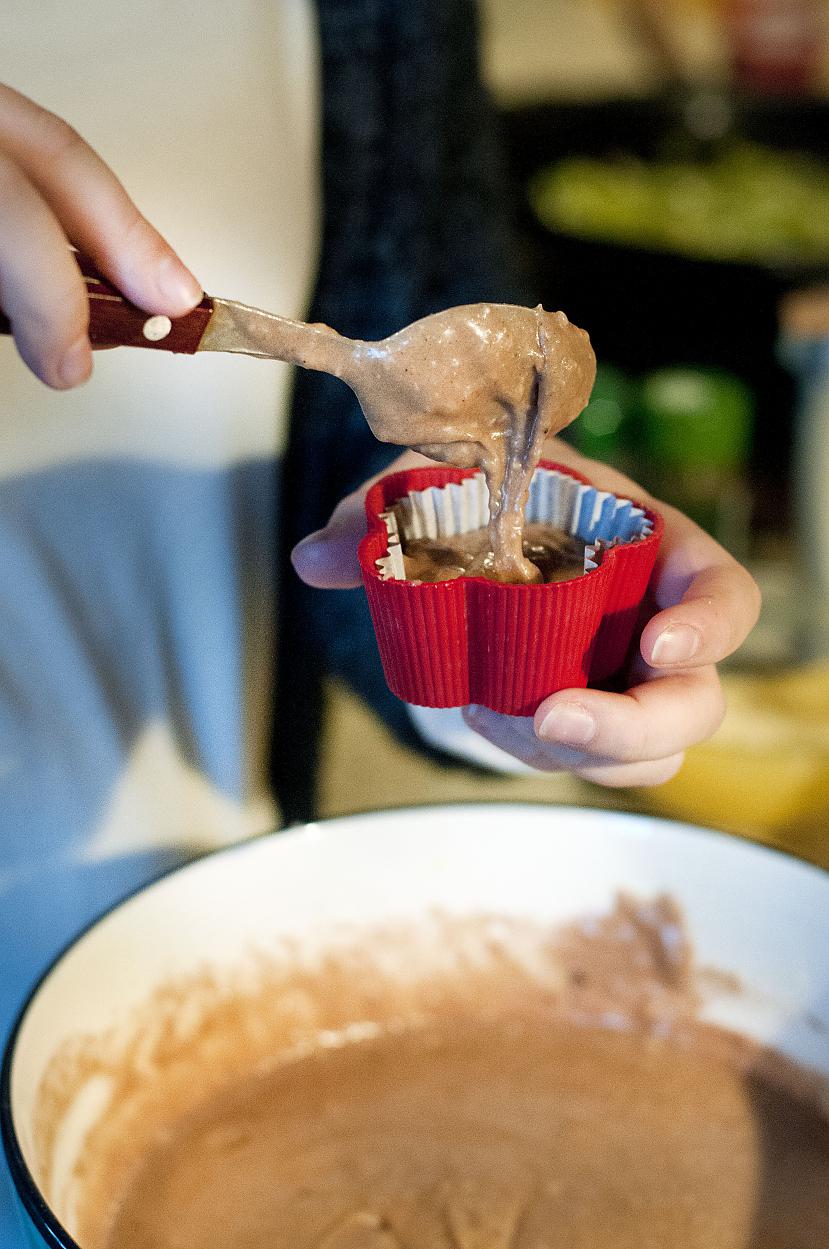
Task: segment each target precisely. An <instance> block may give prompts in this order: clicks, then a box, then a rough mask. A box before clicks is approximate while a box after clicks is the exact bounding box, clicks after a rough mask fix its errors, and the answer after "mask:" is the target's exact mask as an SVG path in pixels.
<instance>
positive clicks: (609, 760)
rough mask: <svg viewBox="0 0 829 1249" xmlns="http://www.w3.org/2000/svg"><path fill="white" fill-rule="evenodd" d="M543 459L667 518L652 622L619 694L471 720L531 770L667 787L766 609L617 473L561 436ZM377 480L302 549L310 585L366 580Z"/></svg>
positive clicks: (677, 520) (478, 711)
mask: <svg viewBox="0 0 829 1249" xmlns="http://www.w3.org/2000/svg"><path fill="white" fill-rule="evenodd" d="M544 454H545V456H548V457H549V458H550V459H551V460H554V461H556V462H558V463H559V464H562V465H564V466H566V467H568V468H570V469H573V470H575V471H576V472H577V473H580V474H582V475H583V476H584V477H587V478H589V480H590V481H591V482H593V484H594V486H596V487H597V488H598V489H600V490H602V491H607V492H610V493H612V494H614V495H615V496H616V497H618V498H632V499H636V500H638V501H639V502H640V503H643V504H645V505H646V506H647V507H648V508H655V509H657V510H658V511H659V513H660V514H661V516H662V518H663V522H664V531H663V535H662V541H661V544H660V548H659V553H658V555H657V558H656V563H655V566H654V570H653V574H652V577H651V582H650V588H649V603H650V604H651V605H652V608H653V612H654V614H653V615H652V617H651V618H650V620H648V622H647V624H646V625H645V627H644V629H643V631H642V635H641V638H640V640H639V644H638V648H637V650H636V652H635V653H634V654H633V655H632V656H630V657H629V658H628V662H627V665H626V667H625V668H624V669H623V671H622V673H621V674H620V675H619V678H618V680H617V685H618V687H619V689H620V691H621V692H619V693H610V692H608V691H607V690H600V689H584V688H568V689H560V690H558V691H557V692H556V693H554V694H552V695H550V696H548V697H545V698H544V699H543V700H541V701H540V703H539V706H538V707H537V708H536V710H535V714H534V715H533V716H510V715H503V714H500V713H497V712H493V711H490V710H488V709H486V708H482V707H480V706H474V707H470V708H469V709H468V710H467V711H465V712H464V715H465V716H466V717H467V719H468V722H469V723H470V725H471V726H472V727H473V728H474V729H475V730H476V731H477V732H479V733H481V734H482V736H484V737H486V738H488V739H489V740H490V741H493V742H495V744H496V745H498V746H500V747H501V748H502V749H504V750H506V751H507V752H508V753H510V754H512V755H513V756H515V757H516V758H518V759H520V760H522V761H523V762H525V763H528V764H530V765H531V766H532V767H535V768H538V769H541V770H545V771H570V772H574V773H575V774H577V775H579V776H582V777H584V778H585V779H588V780H591V781H594V782H597V783H599V784H602V785H612V786H615V785H624V786H635V785H655V784H660V783H661V782H662V781H665V780H668V779H669V778H670V777H671V776H673V775H674V773H675V772H676V771H677V770H678V768H679V766H680V764H681V762H682V755H683V752H684V751H685V750H686V749H687V748H688V747H689V746H692V745H694V744H695V743H697V742H700V741H704V740H705V739H707V738H708V737H710V736H711V735H712V734H713V733H714V732H715V731H716V730H717V728H718V727H719V725H720V723H721V721H722V717H723V713H724V702H723V696H722V690H721V688H720V682H719V678H718V675H717V670H716V664H717V663H719V662H720V660H722V659H724V658H725V657H726V656H727V655H730V654H731V653H732V652H733V651H735V650H736V649H737V648H738V647H739V646H740V645H741V644H742V642H743V641H744V640H745V638H746V637H747V635H748V633H749V632H750V631H751V629H752V628H753V626H754V624H755V622H756V620H757V615H758V612H759V607H760V598H759V592H758V590H757V586H756V585H755V583H754V581H753V579H752V578H751V576H750V575H749V574H748V572H747V571H746V570H745V569H744V568H743V567H741V565H740V564H738V563H737V561H736V560H735V559H733V558H732V557H731V556H730V555H729V554H728V553H727V552H726V551H725V550H723V548H722V547H721V546H720V545H719V544H718V543H717V542H715V541H714V539H713V538H711V537H709V535H708V534H706V533H704V532H703V531H702V530H701V529H700V528H699V527H698V526H697V525H695V524H694V523H693V522H692V521H691V520H689V519H688V517H686V516H683V515H682V513H680V512H678V511H676V509H674V508H671V507H669V506H668V505H666V504H664V503H660V502H658V501H657V500H654V499H651V498H649V496H648V495H647V494H646V492H645V491H644V490H642V489H641V488H640V487H639V486H637V485H636V484H635V483H634V482H632V481H630V480H629V479H628V478H626V477H624V476H623V475H622V474H621V473H618V472H616V471H615V470H613V469H610V468H608V467H607V466H606V465H603V464H599V463H597V462H596V461H593V460H588V459H585V457H583V456H581V455H579V454H577V453H576V452H575V451H574V450H573V449H572V448H571V447H568V446H567V445H566V444H564V443H562V442H561V441H559V440H556V439H553V440H551V441H550V442H549V443H548V444H547V445H546V446H545V448H544ZM423 467H429V461H427V460H426V459H424V457H422V456H420V455H416V454H413V453H407V454H406V455H404V456H402V457H401V458H400V459H399V460H398V461H397V462H396V463H395V464H394V465H392V466H391V471H397V472H400V471H403V470H407V469H412V468H423ZM431 467H432V468H435V466H434V465H432V466H431ZM442 471H446V470H442ZM373 484H374V483H373V482H368V483H366V485H364V486H363V487H362V488H361V489H360V490H358V491H356V492H355V493H354V494H352V495H349V496H348V497H347V498H345V499H343V500H342V502H341V503H340V504H339V505H338V507H337V508H336V509H335V511H334V513H333V515H332V516H331V519H330V521H329V522H328V524H327V526H326V527H325V528H324V529H322V530H320V531H319V532H318V533H316V534H312V535H311V536H310V537H308V538H306V539H305V541H304V542H302V543H300V545H299V546H298V547H297V548H296V550H295V552H294V564H295V566H296V568H297V571H298V572H299V575H300V576H301V577H302V578H303V580H304V581H306V582H307V583H308V584H310V585H314V586H318V587H321V588H324V589H346V588H352V587H354V586H357V585H360V584H361V582H362V570H361V567H360V562H359V559H358V556H357V547H358V544H359V542H360V540H361V539H362V538H363V536H364V535H365V532H366V511H365V499H366V494H367V492H368V489H369V488H370V486H371V485H373ZM528 588H529V589H532V590H535V589H536V588H537V587H528Z"/></svg>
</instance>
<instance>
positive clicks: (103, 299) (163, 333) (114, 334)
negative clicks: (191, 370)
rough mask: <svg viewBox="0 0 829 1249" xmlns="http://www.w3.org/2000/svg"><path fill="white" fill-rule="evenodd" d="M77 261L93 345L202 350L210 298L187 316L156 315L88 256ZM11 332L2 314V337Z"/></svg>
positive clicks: (192, 351) (209, 314)
mask: <svg viewBox="0 0 829 1249" xmlns="http://www.w3.org/2000/svg"><path fill="white" fill-rule="evenodd" d="M75 259H76V260H77V262H78V267H79V269H80V271H81V273H82V275H83V279H84V282H85V283H86V290H87V294H88V295H89V340H90V342H91V343H92V344H93V346H97V347H153V348H156V349H158V350H160V351H178V352H185V353H187V354H188V355H192V354H193V353H194V352H196V351H198V349H199V343H200V342H201V340H202V336H203V334H204V331H205V330H206V329H207V323H208V321H209V320H210V318H211V316H212V315H213V300H212V299H211V298H210V296H209V295H205V296H204V298H203V299H202V301H201V303H199V304H197V305H196V307H195V308H194V309H193V311H192V312H187V313H185V314H184V316H183V317H175V318H173V319H171V318H170V317H164V316H152V315H151V314H150V313H148V312H143V311H142V310H141V309H140V308H136V306H135V304H131V303H130V302H129V300H128V299H125V298H124V296H123V295H122V294H121V293H120V291H117V290H116V289H115V287H114V286H113V285H112V283H111V282H108V281H107V279H106V278H105V277H102V276H101V274H100V273H99V272H98V270H97V269H96V268H95V266H94V265H93V264H92V263H91V262H90V261H89V260H87V259H86V257H84V256H81V255H76V256H75ZM11 333H12V327H11V324H10V322H9V319H8V317H6V316H5V315H4V314H3V312H2V311H0V334H11Z"/></svg>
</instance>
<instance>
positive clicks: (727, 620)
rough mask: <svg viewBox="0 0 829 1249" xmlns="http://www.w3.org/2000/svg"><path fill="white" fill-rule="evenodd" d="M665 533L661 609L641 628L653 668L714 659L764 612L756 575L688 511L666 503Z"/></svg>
mask: <svg viewBox="0 0 829 1249" xmlns="http://www.w3.org/2000/svg"><path fill="white" fill-rule="evenodd" d="M660 510H661V512H662V514H663V516H664V517H665V537H664V538H663V544H662V549H661V550H660V553H659V557H658V559H657V563H656V570H655V574H654V583H653V585H654V597H655V600H656V604H657V606H658V607H661V608H662V609H663V610H662V611H660V612H658V613H657V614H656V615H655V616H653V617H652V618H651V619H650V620H649V621H648V623H647V625H646V626H645V628H644V629H643V631H642V638H641V641H640V647H639V649H640V652H641V654H642V658H643V659H644V660H645V662H646V663H648V664H650V665H651V667H654V668H672V669H677V668H687V667H699V666H700V665H703V664H716V663H719V662H720V660H722V659H725V658H726V656H728V655H731V654H732V653H733V652H734V651H735V650H736V649H737V648H738V646H740V645H742V643H743V642H744V641H745V639H746V638H747V636H748V634H749V633H750V632H751V630H752V629H753V628H754V626H755V624H756V623H757V618H758V616H759V614H760V605H761V600H760V590H759V588H758V586H757V583H756V582H755V580H754V578H753V577H752V576H751V574H750V573H749V572H748V570H747V569H745V568H743V566H742V564H739V563H738V562H737V560H735V559H734V558H733V557H732V556H731V555H729V554H728V552H727V551H725V550H724V549H723V548H722V547H721V546H720V544H719V543H718V542H716V541H715V540H714V539H713V538H712V537H710V536H709V535H708V534H707V533H705V532H704V531H703V530H702V529H700V528H699V526H698V525H695V524H694V522H693V521H692V520H689V518H688V517H687V516H684V515H682V513H681V512H677V511H676V510H675V509H674V508H672V507H668V506H666V505H665V504H662V505H660Z"/></svg>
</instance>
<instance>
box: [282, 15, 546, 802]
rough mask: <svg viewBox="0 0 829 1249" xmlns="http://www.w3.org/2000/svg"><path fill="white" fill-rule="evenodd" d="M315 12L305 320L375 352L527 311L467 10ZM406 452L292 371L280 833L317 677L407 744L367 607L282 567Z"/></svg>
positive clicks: (315, 376)
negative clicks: (318, 233) (467, 313)
mask: <svg viewBox="0 0 829 1249" xmlns="http://www.w3.org/2000/svg"><path fill="white" fill-rule="evenodd" d="M318 13H319V33H320V43H321V57H322V89H323V102H322V160H323V202H324V229H323V239H322V250H321V257H320V269H319V279H318V284H317V289H316V292H315V296H314V300H313V306H312V309H311V312H310V317H311V319H312V320H315V321H324V322H326V323H328V324H329V325H332V326H334V328H335V329H337V330H339V331H340V332H341V333H344V334H348V335H351V336H354V337H357V338H368V339H374V338H383V337H385V336H386V335H387V334H390V333H392V332H393V331H395V330H397V329H400V328H401V327H402V326H404V325H406V324H408V323H409V322H410V321H413V320H415V319H417V318H418V317H421V316H424V315H425V314H427V313H429V312H432V311H434V310H436V309H438V308H442V307H447V306H450V305H452V304H462V303H469V302H473V301H476V300H481V299H487V300H498V301H505V302H525V299H526V292H525V291H524V290H523V289H522V286H521V285H520V283H519V281H518V279H517V275H516V268H515V264H514V257H513V254H512V246H511V240H510V235H509V230H508V228H507V224H506V215H505V212H504V196H503V174H502V164H501V159H500V156H499V152H498V145H497V142H496V136H495V132H494V118H493V113H492V109H491V107H490V104H489V101H488V100H487V97H486V94H485V92H484V90H483V89H482V86H481V83H480V80H479V76H478V68H477V12H476V6H475V4H474V3H473V0H318ZM396 454H398V449H397V448H390V447H388V446H385V445H383V444H380V443H378V442H376V441H375V440H374V438H373V436H372V434H371V432H370V431H369V429H368V426H367V425H366V422H365V419H364V418H363V416H362V413H361V412H360V409H359V407H358V405H357V402H356V399H355V398H354V396H353V394H352V393H351V391H350V390H348V389H347V387H346V386H345V385H344V384H343V383H341V382H339V381H337V380H336V379H334V378H330V377H327V376H325V375H324V374H320V373H308V372H302V371H300V372H299V373H298V375H297V378H296V384H295V394H294V403H293V411H292V419H291V431H290V441H289V446H288V450H287V455H286V459H285V461H284V464H283V470H282V487H281V497H282V515H281V521H280V524H281V537H280V540H281V543H282V548H283V558H282V568H283V577H282V583H281V585H280V588H279V613H280V653H279V656H278V665H277V666H278V694H277V706H276V715H275V749H274V751H273V762H274V767H273V774H274V782H275V786H276V790H277V794H278V797H279V798H280V801H281V802H282V805H283V811H284V812H285V815H286V818H288V819H292V818H307V817H308V816H309V815H310V814H312V811H313V802H312V798H311V794H312V789H313V770H314V766H315V759H316V742H317V737H318V730H319V722H320V712H321V707H320V702H319V682H320V678H321V675H322V674H323V673H324V672H329V673H332V674H335V675H338V676H340V677H342V678H343V679H345V680H346V681H347V682H348V683H349V684H350V685H351V686H352V687H353V688H354V689H355V690H356V691H357V692H358V693H359V694H360V695H361V696H362V697H363V698H364V699H366V700H367V701H368V702H369V703H370V704H371V705H372V706H373V707H374V708H375V709H376V710H377V711H378V712H379V714H380V715H382V717H383V718H384V720H385V721H386V722H387V723H388V724H389V725H390V726H391V727H392V729H393V730H394V731H395V732H396V733H397V734H398V736H400V737H402V738H403V739H404V740H412V737H413V734H412V730H411V727H410V724H409V721H408V718H407V716H406V713H405V709H404V708H403V706H402V705H401V704H400V703H398V701H397V700H396V699H395V698H394V696H393V695H392V694H390V693H389V691H388V689H387V688H386V685H385V682H384V680H383V675H382V671H381V668H380V664H379V659H378V656H377V649H376V646H375V644H374V639H373V634H372V630H371V623H370V620H369V617H368V611H367V607H366V603H365V596H364V594H363V591H362V590H355V591H344V592H322V591H315V590H310V589H308V588H307V587H305V586H303V585H301V584H300V583H299V581H298V579H297V578H296V576H295V575H294V574H293V573H292V571H291V570H290V568H289V566H288V564H287V552H288V550H289V549H290V547H291V546H292V545H293V544H294V543H295V542H296V541H297V540H298V539H299V538H301V537H303V536H304V535H305V534H307V533H309V532H311V531H312V530H314V529H317V528H319V527H320V526H321V525H322V524H324V523H325V521H326V519H327V517H328V515H329V514H330V512H331V510H332V508H333V506H334V505H335V503H336V502H337V501H338V500H339V499H340V498H341V497H342V495H343V494H345V493H347V492H348V491H349V490H352V489H353V488H354V487H355V486H357V485H358V484H359V483H360V482H361V481H362V480H363V479H364V478H366V477H367V476H369V475H370V474H371V473H374V472H377V471H378V470H379V469H381V468H382V467H383V466H384V465H385V464H386V463H388V461H389V460H390V459H391V458H393V456H394V455H396Z"/></svg>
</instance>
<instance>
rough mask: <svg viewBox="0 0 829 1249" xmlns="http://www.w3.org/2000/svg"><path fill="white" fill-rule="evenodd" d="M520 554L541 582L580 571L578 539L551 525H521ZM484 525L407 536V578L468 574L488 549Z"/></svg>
mask: <svg viewBox="0 0 829 1249" xmlns="http://www.w3.org/2000/svg"><path fill="white" fill-rule="evenodd" d="M523 544H524V556H525V558H526V559H528V560H530V561H531V562H532V563H533V564H534V565H535V567H536V568H537V569H538V571H539V573H540V574H541V580H542V581H544V582H545V583H549V582H553V581H569V580H570V579H571V578H572V577H579V576H581V574H582V573H583V572H584V546H585V544H584V543H583V542H582V541H581V540H580V539H579V538H574V537H572V536H571V535H570V534H569V533H565V532H564V530H563V529H556V528H554V527H553V526H552V525H543V524H539V523H537V522H536V521H531V522H530V523H529V524H525V525H524V534H523ZM489 549H490V548H489V533H488V531H487V530H486V529H470V530H469V531H467V532H466V533H463V534H452V535H447V536H446V537H443V538H410V539H409V540H408V541H405V542H404V543H403V557H404V558H403V564H404V567H405V570H406V579H407V580H408V581H451V580H453V579H454V578H455V577H468V576H470V575H471V570H472V569H473V568H475V567H476V566H478V567H479V566H480V563H481V558H482V556H485V555H486V553H487V552H488V551H489Z"/></svg>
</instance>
